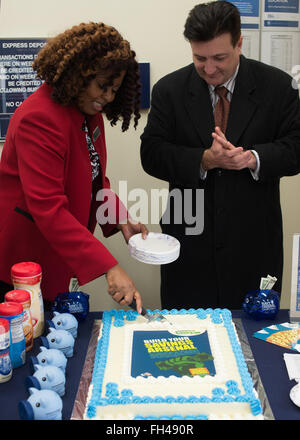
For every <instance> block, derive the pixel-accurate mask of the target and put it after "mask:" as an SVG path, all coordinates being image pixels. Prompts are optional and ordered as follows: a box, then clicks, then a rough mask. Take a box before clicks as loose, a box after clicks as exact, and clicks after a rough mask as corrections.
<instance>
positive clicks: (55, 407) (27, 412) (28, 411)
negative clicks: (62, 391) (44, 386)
mask: <svg viewBox="0 0 300 440" xmlns="http://www.w3.org/2000/svg"><path fill="white" fill-rule="evenodd" d="M29 393H30V396H29V398H28V399H27V400H21V402H19V405H18V409H19V415H20V419H22V420H61V419H62V407H63V404H62V400H61V397H59V395H58V394H57V393H56V392H55V391H52V390H37V389H35V388H29Z"/></svg>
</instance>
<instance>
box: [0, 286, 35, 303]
mask: <svg viewBox="0 0 300 440" xmlns="http://www.w3.org/2000/svg"><path fill="white" fill-rule="evenodd" d="M4 298H5V301H6V302H7V301H11V302H17V303H24V302H27V301H29V300H30V298H31V297H30V293H29V292H28V291H27V290H22V289H16V290H10V291H9V292H7V293H6V294H5V296H4Z"/></svg>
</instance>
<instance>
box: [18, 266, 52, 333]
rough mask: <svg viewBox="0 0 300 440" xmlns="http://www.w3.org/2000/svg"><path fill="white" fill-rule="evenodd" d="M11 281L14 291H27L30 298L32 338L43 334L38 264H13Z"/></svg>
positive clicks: (42, 304)
mask: <svg viewBox="0 0 300 440" xmlns="http://www.w3.org/2000/svg"><path fill="white" fill-rule="evenodd" d="M11 279H12V282H13V285H14V288H15V289H22V290H27V291H28V292H29V293H30V296H31V306H30V313H31V319H32V325H33V337H34V338H37V337H39V336H41V335H42V333H43V332H44V326H45V318H44V303H43V297H42V292H41V287H40V284H41V280H42V268H41V266H40V265H39V264H38V263H34V262H31V261H26V262H23V263H17V264H14V265H13V266H12V268H11Z"/></svg>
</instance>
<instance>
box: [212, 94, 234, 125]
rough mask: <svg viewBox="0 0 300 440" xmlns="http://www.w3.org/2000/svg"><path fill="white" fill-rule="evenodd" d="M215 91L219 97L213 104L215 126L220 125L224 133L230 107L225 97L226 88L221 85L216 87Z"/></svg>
mask: <svg viewBox="0 0 300 440" xmlns="http://www.w3.org/2000/svg"><path fill="white" fill-rule="evenodd" d="M215 92H216V94H217V95H218V97H219V99H218V102H217V103H216V105H215V126H218V127H220V128H221V130H222V131H223V133H225V131H226V126H227V120H228V115H229V107H230V103H229V101H228V99H227V98H226V95H227V93H228V90H227V89H226V87H224V86H221V87H216V88H215Z"/></svg>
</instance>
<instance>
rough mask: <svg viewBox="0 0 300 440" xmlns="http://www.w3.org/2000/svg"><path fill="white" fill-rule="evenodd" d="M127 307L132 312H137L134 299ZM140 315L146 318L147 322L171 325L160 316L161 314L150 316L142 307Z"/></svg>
mask: <svg viewBox="0 0 300 440" xmlns="http://www.w3.org/2000/svg"><path fill="white" fill-rule="evenodd" d="M129 307H131V308H132V309H133V310H135V311H137V310H136V301H135V299H133V300H132V303H131V304H129ZM141 315H142V316H143V317H144V318H146V319H147V320H148V322H152V321H161V322H164V323H165V324H170V325H173V323H172V322H170V321H169V320H168V319H167V318H166V317H165V316H164V315H162V314H161V313H158V312H157V313H153V314H150V313H148V312H147V310H146V309H145V308H144V307H142V312H141Z"/></svg>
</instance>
